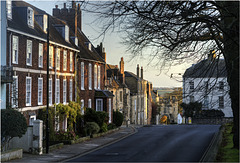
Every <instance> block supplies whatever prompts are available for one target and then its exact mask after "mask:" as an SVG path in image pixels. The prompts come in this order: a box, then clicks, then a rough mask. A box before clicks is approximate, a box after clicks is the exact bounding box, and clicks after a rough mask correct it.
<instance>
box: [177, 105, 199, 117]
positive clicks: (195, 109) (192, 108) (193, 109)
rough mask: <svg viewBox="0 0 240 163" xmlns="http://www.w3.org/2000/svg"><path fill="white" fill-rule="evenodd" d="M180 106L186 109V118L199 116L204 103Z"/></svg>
mask: <svg viewBox="0 0 240 163" xmlns="http://www.w3.org/2000/svg"><path fill="white" fill-rule="evenodd" d="M180 106H181V107H182V108H183V109H184V116H186V117H194V116H197V115H199V114H200V112H201V110H202V103H199V102H190V103H189V104H186V103H182V104H180Z"/></svg>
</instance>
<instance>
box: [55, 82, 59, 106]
mask: <svg viewBox="0 0 240 163" xmlns="http://www.w3.org/2000/svg"><path fill="white" fill-rule="evenodd" d="M55 92H56V93H55V95H56V97H55V103H56V104H59V103H60V79H56V91H55Z"/></svg>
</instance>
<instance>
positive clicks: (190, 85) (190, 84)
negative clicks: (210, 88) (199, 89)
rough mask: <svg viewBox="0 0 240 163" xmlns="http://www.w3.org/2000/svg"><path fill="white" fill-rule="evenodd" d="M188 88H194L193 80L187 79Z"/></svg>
mask: <svg viewBox="0 0 240 163" xmlns="http://www.w3.org/2000/svg"><path fill="white" fill-rule="evenodd" d="M189 89H190V90H191V91H192V90H194V81H189Z"/></svg>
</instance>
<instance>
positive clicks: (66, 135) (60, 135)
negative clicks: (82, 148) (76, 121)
mask: <svg viewBox="0 0 240 163" xmlns="http://www.w3.org/2000/svg"><path fill="white" fill-rule="evenodd" d="M75 139H77V136H76V134H75V132H74V131H67V132H66V131H63V130H60V131H57V132H56V140H75Z"/></svg>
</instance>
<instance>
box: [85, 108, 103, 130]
mask: <svg viewBox="0 0 240 163" xmlns="http://www.w3.org/2000/svg"><path fill="white" fill-rule="evenodd" d="M84 121H85V122H96V123H97V124H98V126H100V127H102V125H103V123H104V122H105V123H107V121H108V114H107V113H106V112H104V111H95V110H94V109H92V108H87V109H86V112H85V114H84Z"/></svg>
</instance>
